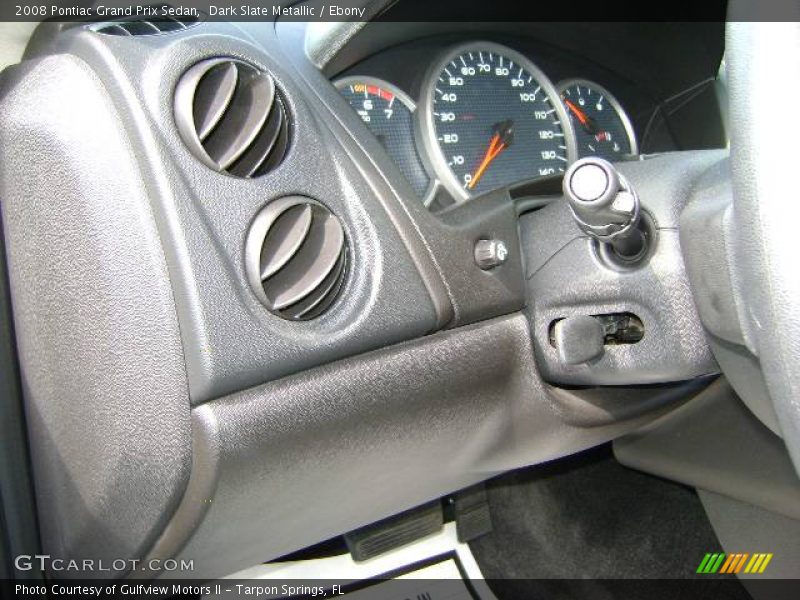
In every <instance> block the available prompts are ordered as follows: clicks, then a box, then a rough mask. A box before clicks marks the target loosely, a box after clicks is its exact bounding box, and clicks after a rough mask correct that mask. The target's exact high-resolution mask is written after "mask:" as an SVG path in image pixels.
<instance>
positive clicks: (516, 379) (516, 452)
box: [150, 314, 674, 577]
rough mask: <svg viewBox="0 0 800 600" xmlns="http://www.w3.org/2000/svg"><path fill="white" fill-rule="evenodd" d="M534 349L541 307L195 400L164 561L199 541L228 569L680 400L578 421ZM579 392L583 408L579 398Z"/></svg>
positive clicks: (198, 554)
mask: <svg viewBox="0 0 800 600" xmlns="http://www.w3.org/2000/svg"><path fill="white" fill-rule="evenodd" d="M531 353H532V348H531V342H530V335H529V330H528V323H527V319H526V318H525V317H524V316H523V315H520V314H517V315H514V316H509V317H502V318H498V319H493V320H489V321H485V322H483V323H480V324H476V325H471V326H466V327H461V328H458V329H452V330H447V331H445V332H440V333H436V334H434V335H431V336H428V337H426V338H423V339H421V340H416V341H412V342H407V343H404V344H401V345H398V346H393V347H391V348H385V349H382V350H377V351H374V352H371V353H368V354H365V355H362V356H359V357H355V358H351V359H347V360H343V361H339V362H336V363H332V364H330V365H326V366H322V367H319V368H316V369H313V370H309V371H307V372H305V373H302V374H298V375H295V376H291V377H288V378H285V379H282V380H279V381H276V382H272V383H268V384H265V385H262V386H259V387H256V388H253V389H251V390H247V391H245V392H242V393H238V394H234V395H232V396H229V397H227V398H223V399H219V400H215V401H212V402H208V403H206V404H204V405H202V406H200V407H196V408H195V409H193V414H192V416H193V422H194V427H195V432H196V433H195V440H196V444H195V446H194V452H195V454H196V456H198V455H199V460H196V463H195V464H196V468H195V470H194V472H193V473H192V482H191V483H190V485H189V488H188V490H187V493H186V495H185V497H184V499H183V501H182V503H181V506H180V508H179V509H178V511H177V512H176V515H175V518H174V520H173V523H172V524H171V525H170V527H169V528H168V529H167V531H166V532H165V534H164V535H163V536H162V537H161V539H160V540H159V542H158V543H157V544H156V545H155V547H154V548H153V550H152V551H151V553H150V558H158V557H162V556H171V555H174V553H175V551H176V549H177V548H180V547H181V546H182V545H183V544H184V542H185V540H187V539H188V543H186V544H185V546H184V547H183V548H182V550H181V551H180V553H179V556H180V557H181V558H185V559H193V560H194V568H195V570H196V571H199V572H202V573H204V574H205V575H207V576H209V577H215V576H220V575H226V574H228V573H231V572H233V571H235V570H237V569H241V568H244V567H247V566H249V565H252V564H255V563H257V562H260V561H265V560H269V559H271V558H275V557H278V556H281V555H283V554H286V553H288V552H291V551H294V550H298V549H300V548H302V547H304V546H307V545H310V544H313V543H316V542H319V541H321V540H324V539H327V538H330V537H333V536H335V535H338V534H341V533H344V532H346V531H349V530H352V529H355V528H357V527H360V526H362V525H366V524H368V523H371V522H374V521H376V520H378V519H380V518H383V517H385V516H387V515H390V514H394V513H397V512H400V511H402V510H405V509H407V508H410V507H412V506H415V505H418V504H421V503H423V502H426V501H429V500H432V499H435V498H438V497H441V496H443V495H446V494H448V493H450V492H453V491H455V490H457V489H460V488H463V487H465V486H468V485H470V484H472V483H475V482H478V481H482V480H485V479H487V478H489V477H491V476H492V475H494V474H497V473H500V472H503V471H506V470H509V469H512V468H516V467H520V466H523V465H527V464H533V463H538V462H543V461H546V460H551V459H554V458H557V457H560V456H564V455H566V454H571V453H573V452H576V451H578V450H581V449H584V448H588V447H591V446H593V445H596V444H598V443H601V442H604V441H607V440H609V439H612V438H613V437H615V436H617V435H620V434H621V433H623V432H626V431H632V430H634V429H636V428H637V427H639V426H641V425H642V424H643V423H645V422H647V421H649V420H650V419H651V418H654V417H655V416H657V415H659V414H663V411H664V410H665V409H666V408H668V407H670V406H672V405H674V401H673V403H665V404H662V405H661V406H660V407H658V408H655V407H653V406H647V410H651V411H652V412H650V413H649V414H648V415H645V416H643V415H642V414H641V413H639V414H637V415H636V416H635V417H632V418H629V419H627V420H621V421H613V420H611V421H609V420H606V424H604V425H598V426H578V425H570V424H568V423H567V422H566V421H565V420H564V418H563V411H562V408H561V407H560V403H561V402H562V401H563V399H561V398H558V397H556V396H550V395H549V393H548V388H547V386H546V385H545V384H543V382H542V381H541V380H540V379H539V377H538V375H537V373H536V370H535V367H534V365H533V362H532V361H531V360H530V356H531ZM569 402H570V405H571V406H570V407H569V408H570V410H571V411H573V412H574V411H577V412H581V409H580V408H578V405H579V404H581V402H582V400H581V398H580V396H579V395H573V396H572V397H571V398H570V400H569ZM584 403H585V404H587V408H584V409H583V411H586V410H589V411H591V412H592V413H606V412H607V410H604V408H603V402H602V401H601V402H597V401H595V402H592V403H588V402H584ZM611 407H612V408H611V410H616V408H617V406H616V404H615V403H614V402H613V401H612V402H611ZM173 525H174V526H173ZM177 575H180V573H178V572H174V573H170V574H166V573H165V574H164V576H165V577H171V576H177Z"/></svg>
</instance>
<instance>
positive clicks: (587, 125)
mask: <svg viewBox="0 0 800 600" xmlns="http://www.w3.org/2000/svg"><path fill="white" fill-rule="evenodd" d="M564 104H566V105H567V108H568V109H569V110H570V112H572V114H573V115H575V118H576V119H578V122H579V123H580V124H581V125H582V126H583V128H584V129H585V130H586V131H588V132H589V133H591V134H592V135H599V134H604V133H605V132H604V131H600V129H599V128H598V127H597V123H595V122H594V119H593V118H592V117H590V116H589V115H587V114H586V113H585V112H583V110H581V109H580V108H578V107H577V106H576V105H575V103H574V102H572V101H570V100H568V99H566V98H564ZM598 141H600V140H598Z"/></svg>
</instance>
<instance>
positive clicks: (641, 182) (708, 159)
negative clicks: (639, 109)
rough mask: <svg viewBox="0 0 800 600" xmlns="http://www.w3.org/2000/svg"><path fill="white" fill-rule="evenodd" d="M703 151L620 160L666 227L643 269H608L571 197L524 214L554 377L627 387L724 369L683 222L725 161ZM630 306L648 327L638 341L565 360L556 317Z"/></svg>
mask: <svg viewBox="0 0 800 600" xmlns="http://www.w3.org/2000/svg"><path fill="white" fill-rule="evenodd" d="M724 155H725V154H724V152H718V151H698V152H693V153H674V154H672V155H665V156H657V157H653V158H649V159H647V160H644V161H641V162H631V163H618V164H617V165H616V166H617V168H618V169H619V171H620V172H621V173H622V174H623V175H624V176H625V177H626V178H627V179H628V181H630V182H631V184H632V185H633V187H634V188H635V189H636V191H637V193H638V194H639V196H640V199H641V204H642V209H643V210H645V211H647V213H648V214H649V215H650V216H651V217H652V220H653V222H654V224H655V227H656V235H655V243H654V244H653V246H654V251H653V252H652V253H651V255H650V256H649V257H648V258H647V259H646V261H645V262H644V263H643V264H642V265H641V266H640V267H638V268H636V269H633V270H624V271H623V270H617V269H614V268H609V267H607V266H605V265H604V264H603V263H602V262H601V261H600V260H599V259H598V255H597V252H596V251H595V249H594V248H595V242H593V241H592V240H590V239H589V238H587V237H585V236H584V235H583V233H582V232H581V231H580V230H579V229H578V227H577V226H576V225H575V223H574V220H573V217H572V214H571V213H570V211H569V209H568V207H567V206H566V203H565V202H564V201H556V202H553V203H551V204H549V205H548V206H546V207H544V208H542V209H541V210H539V211H536V212H534V213H530V214H529V215H523V217H522V218H521V220H520V237H521V240H522V244H523V250H524V254H525V257H526V259H527V277H528V298H529V303H528V313H529V315H530V319H531V329H532V333H533V339H534V347H535V349H536V355H537V359H538V364H539V366H540V368H541V370H542V374H543V377H544V378H545V379H546V380H547V381H551V382H554V383H560V384H572V385H575V384H577V385H623V384H628V385H629V384H634V383H639V384H642V383H662V382H671V381H681V380H689V379H692V378H695V377H699V376H703V375H711V374H714V373H718V372H719V368H718V366H717V364H716V362H715V361H714V358H713V356H712V354H711V351H710V349H709V347H708V343H707V341H706V338H705V331H704V330H703V327H702V325H701V324H700V319H699V317H698V315H697V310H696V308H695V305H694V300H693V298H692V293H691V289H690V286H689V281H688V277H687V275H686V272H685V269H684V266H683V257H682V255H681V246H680V239H679V236H678V230H677V228H678V221H679V217H680V211H681V209H682V207H683V206H684V204H685V203H686V201H687V200H688V198H689V197H690V192H691V183H692V182H693V181H694V180H695V179H696V178H697V176H698V175H699V174H700V173H702V172H703V171H705V170H706V169H708V168H709V167H710V166H711V165H713V164H715V163H716V162H718V161H719V160H721V159H722V158H723V157H724ZM624 312H630V313H633V314H635V315H637V316H638V317H639V318H640V319H642V322H643V323H644V327H645V333H644V337H643V339H642V340H641V341H640V342H638V343H636V344H621V345H617V346H606V349H605V353H604V354H603V356H601V357H600V358H598V359H596V360H594V361H592V362H590V363H585V364H581V365H575V366H569V365H564V364H562V363H561V362H560V360H559V358H558V352H557V351H556V348H554V347H553V346H552V345H551V344H550V340H549V330H550V325H551V323H552V322H553V321H554V320H556V319H560V318H565V317H569V316H573V315H597V314H608V313H624Z"/></svg>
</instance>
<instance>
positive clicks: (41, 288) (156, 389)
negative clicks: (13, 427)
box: [0, 56, 191, 576]
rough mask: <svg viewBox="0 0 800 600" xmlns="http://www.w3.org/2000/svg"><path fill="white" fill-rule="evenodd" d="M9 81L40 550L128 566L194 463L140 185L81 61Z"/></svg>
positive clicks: (155, 240) (182, 383) (0, 149)
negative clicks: (122, 561) (116, 561)
mask: <svg viewBox="0 0 800 600" xmlns="http://www.w3.org/2000/svg"><path fill="white" fill-rule="evenodd" d="M3 83H4V85H5V88H4V90H5V91H4V95H3V97H2V100H0V162H2V164H3V169H2V171H0V194H1V196H2V201H3V202H2V210H3V224H4V228H5V237H6V244H7V253H8V262H9V278H10V284H11V294H12V302H13V306H14V314H15V325H16V333H17V341H18V351H19V357H20V369H21V377H22V386H23V392H24V395H25V400H26V417H27V423H28V429H29V438H30V444H31V452H32V462H33V467H34V477H35V489H36V498H37V505H38V509H39V519H40V526H41V535H42V543H43V548H44V550H45V552H46V553H47V554H49V555H51V556H52V557H53V558H66V559H69V558H75V557H81V558H94V559H104V560H106V561H107V564H110V561H111V560H113V559H117V558H120V559H125V558H137V557H140V556H141V555H142V554H143V553H144V551H145V550H146V548H147V547H149V545H150V544H151V543H152V542H153V539H154V538H155V536H156V535H158V534H159V533H160V531H161V529H162V528H163V526H164V525H165V523H166V521H167V520H168V518H169V516H170V515H171V513H172V511H173V509H174V508H175V506H176V504H177V502H178V500H179V499H180V497H181V494H182V492H183V490H184V486H185V485H186V482H187V480H188V477H189V470H190V466H191V447H190V442H189V425H190V417H189V396H188V387H187V382H186V372H185V369H184V362H183V352H182V348H181V343H180V336H179V331H178V321H177V318H176V315H175V308H174V303H173V297H172V290H171V288H170V285H169V277H168V275H167V267H166V263H165V260H164V252H163V250H162V247H161V242H160V240H159V237H158V233H157V231H156V226H155V222H154V217H153V214H152V211H151V209H150V205H149V203H148V201H147V194H146V188H145V185H144V182H143V181H142V178H141V176H140V174H139V173H138V172H137V171H136V169H135V164H136V161H135V158H134V156H133V149H132V148H131V146H130V145H129V144H128V143H127V141H126V139H125V135H124V131H123V130H122V128H121V127H120V123H119V119H118V118H117V113H116V111H115V109H114V107H113V105H112V104H111V102H110V100H109V97H108V95H107V94H106V93H105V91H104V89H103V87H102V84H101V82H100V81H99V80H98V79H97V78H96V77H95V76H94V75H93V74H92V72H91V71H90V69H89V68H88V67H87V65H85V64H83V63H82V62H81V61H80V60H78V59H76V58H74V57H69V56H54V57H50V58H45V59H42V60H37V61H34V62H32V63H28V64H26V65H25V67H20V68H18V69H17V70H12V71H7V72H6V73H5V80H4V82H3ZM33 98H35V101H33V102H32V99H33ZM31 106H35V107H36V110H30V109H31ZM98 132H102V135H99V134H98ZM76 574H77V575H80V573H76V572H75V571H70V572H64V575H67V576H68V575H72V576H76Z"/></svg>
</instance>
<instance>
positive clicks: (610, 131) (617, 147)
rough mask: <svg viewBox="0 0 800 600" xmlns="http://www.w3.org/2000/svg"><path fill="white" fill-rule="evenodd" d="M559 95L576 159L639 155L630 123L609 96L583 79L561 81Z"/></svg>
mask: <svg viewBox="0 0 800 600" xmlns="http://www.w3.org/2000/svg"><path fill="white" fill-rule="evenodd" d="M558 91H559V93H560V94H561V99H562V100H563V102H564V105H565V106H566V107H567V112H568V113H569V118H570V119H571V120H572V125H573V129H574V131H575V138H576V140H577V143H578V155H579V157H581V158H582V157H584V156H599V157H600V158H605V159H606V160H610V161H615V160H620V159H622V158H623V157H625V156H626V155H631V154H637V153H638V149H637V147H636V136H635V135H634V132H633V125H631V120H630V119H629V118H628V115H627V114H626V113H625V111H624V110H623V108H622V105H621V104H620V103H619V101H618V100H617V99H616V98H614V96H612V95H611V92H609V91H608V90H607V89H605V88H604V87H602V86H600V85H598V84H596V83H594V82H593V81H587V80H586V79H570V80H567V81H562V82H561V83H559V84H558Z"/></svg>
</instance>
